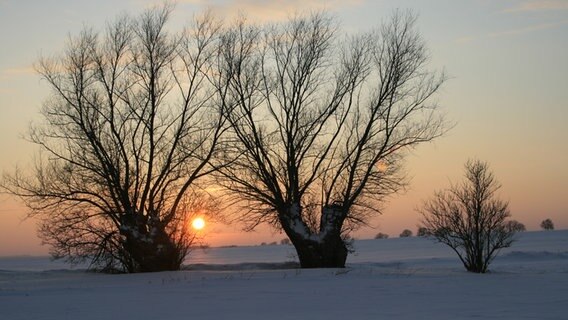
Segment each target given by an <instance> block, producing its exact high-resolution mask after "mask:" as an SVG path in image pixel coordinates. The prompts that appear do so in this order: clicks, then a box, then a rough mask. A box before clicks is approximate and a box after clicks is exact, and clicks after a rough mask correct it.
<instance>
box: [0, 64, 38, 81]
mask: <svg viewBox="0 0 568 320" xmlns="http://www.w3.org/2000/svg"><path fill="white" fill-rule="evenodd" d="M33 74H36V71H35V69H34V68H33V66H31V65H30V66H26V67H20V68H8V69H4V70H0V79H9V78H13V77H18V76H27V75H33Z"/></svg>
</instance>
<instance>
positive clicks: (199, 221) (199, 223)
mask: <svg viewBox="0 0 568 320" xmlns="http://www.w3.org/2000/svg"><path fill="white" fill-rule="evenodd" d="M191 227H192V228H193V229H195V230H201V229H203V228H204V227H205V220H203V218H195V219H194V220H193V222H192V223H191Z"/></svg>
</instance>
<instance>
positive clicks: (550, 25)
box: [488, 20, 568, 38]
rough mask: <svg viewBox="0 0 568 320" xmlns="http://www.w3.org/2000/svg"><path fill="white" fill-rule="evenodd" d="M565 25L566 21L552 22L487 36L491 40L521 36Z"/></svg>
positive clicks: (567, 22) (567, 21)
mask: <svg viewBox="0 0 568 320" xmlns="http://www.w3.org/2000/svg"><path fill="white" fill-rule="evenodd" d="M566 24H568V20H563V21H558V22H552V23H542V24H537V25H532V26H527V27H523V28H517V29H511V30H505V31H499V32H492V33H490V34H488V36H489V37H491V38H497V37H506V36H514V35H519V34H523V33H529V32H533V31H538V30H545V29H554V28H557V27H560V26H563V25H566Z"/></svg>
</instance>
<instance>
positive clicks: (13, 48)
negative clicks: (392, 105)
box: [0, 0, 568, 255]
mask: <svg viewBox="0 0 568 320" xmlns="http://www.w3.org/2000/svg"><path fill="white" fill-rule="evenodd" d="M151 3H157V1H145V0H126V1H111V0H103V1H91V2H84V1H50V2H47V1H46V2H38V3H34V4H32V3H31V2H28V1H16V0H0V38H2V39H3V45H2V47H3V49H2V50H0V150H2V153H1V156H0V169H1V170H8V171H10V170H12V169H13V168H14V167H15V166H16V165H18V166H22V167H25V166H26V165H27V163H29V162H30V160H31V157H32V156H33V154H34V150H33V149H32V146H31V145H29V144H27V143H26V142H25V141H23V140H22V139H21V136H22V134H23V133H25V132H26V129H27V126H28V123H29V122H30V121H33V120H34V119H36V118H37V114H38V110H39V107H40V106H41V102H42V100H44V99H45V98H46V97H47V93H48V92H47V88H46V86H45V84H44V83H42V82H41V81H40V80H39V77H38V76H37V75H36V74H35V73H34V72H33V68H32V67H31V65H32V63H33V62H34V61H35V60H36V59H37V57H38V55H39V53H43V54H52V53H56V52H57V51H58V50H60V49H61V48H62V45H63V43H64V42H65V39H66V35H67V33H68V32H73V30H78V29H80V28H81V27H82V25H83V24H87V25H93V26H95V27H97V28H99V27H101V26H103V25H104V21H105V20H106V19H110V18H113V17H114V16H116V14H119V13H121V12H122V11H128V12H131V13H136V12H139V11H140V10H141V8H143V7H145V6H148V5H149V4H151ZM206 6H209V7H212V8H213V9H214V10H216V11H217V13H218V14H234V13H237V12H239V11H240V12H244V13H246V14H248V15H249V16H250V17H251V18H252V19H256V20H263V21H270V20H275V19H283V18H285V17H286V16H287V15H288V14H290V13H293V12H298V11H299V12H302V11H307V10H313V9H322V8H327V9H328V10H330V11H331V12H332V13H333V14H335V15H336V16H337V17H338V19H339V20H340V21H341V23H342V28H343V29H344V30H345V31H346V32H353V31H357V30H368V29H369V28H372V27H375V26H377V25H378V23H379V21H380V19H382V18H383V17H386V16H388V15H389V14H390V12H391V11H392V9H394V8H395V7H400V8H412V9H415V10H416V11H417V12H418V13H419V15H420V17H419V20H418V27H419V29H420V30H421V32H422V34H423V36H424V38H425V40H426V41H427V43H428V46H429V48H430V50H431V58H432V59H431V61H432V66H433V67H435V68H444V69H445V70H446V71H447V73H448V74H449V75H450V77H451V79H450V80H449V81H448V82H447V84H446V86H445V87H444V88H443V90H442V92H441V95H439V97H438V101H439V103H440V104H441V105H442V106H443V107H444V110H445V112H446V113H447V115H448V118H449V119H451V120H452V121H455V122H456V127H455V128H454V129H452V130H451V131H450V132H449V133H448V134H447V135H446V136H445V137H442V138H441V139H439V140H437V141H436V142H434V143H431V144H426V145H421V146H420V147H419V148H418V149H416V150H414V151H413V152H412V153H411V154H410V155H409V156H408V158H407V171H408V174H409V176H411V177H412V178H413V179H412V180H411V184H410V186H409V190H408V191H407V192H406V193H405V194H402V195H397V196H394V197H393V198H392V199H391V201H390V202H389V203H388V204H387V207H386V210H385V213H384V214H383V215H382V216H379V217H377V218H376V219H374V220H373V221H371V224H372V226H374V227H375V228H363V229H361V230H359V231H358V232H356V233H355V237H357V238H370V237H373V236H374V235H375V234H376V233H377V232H379V231H380V232H384V233H387V234H390V235H391V237H392V236H397V235H398V234H399V233H400V232H401V231H402V230H403V229H404V228H409V229H411V230H413V231H414V230H416V225H417V224H418V219H419V216H418V214H417V213H416V211H415V208H416V207H417V206H418V205H419V204H420V201H421V200H422V199H425V198H427V197H429V196H430V195H431V194H432V193H433V191H434V190H436V189H441V188H444V187H447V186H448V184H449V181H458V180H459V179H461V176H462V172H463V164H464V162H465V161H466V160H467V159H468V158H472V157H475V158H479V159H481V160H485V161H488V162H489V163H490V166H491V169H492V170H493V172H494V173H495V175H496V177H497V179H498V180H499V181H500V182H501V183H502V185H503V188H502V190H501V197H502V198H503V199H505V200H508V201H509V202H510V209H511V212H512V214H513V218H514V219H517V220H519V221H521V222H523V223H525V225H526V226H527V228H528V229H529V230H536V229H538V228H539V224H540V221H542V220H543V219H545V218H551V219H552V220H553V222H554V223H555V225H556V228H557V229H565V228H568V169H567V167H566V164H567V163H568V143H567V142H566V141H567V140H568V126H567V125H566V123H568V90H567V88H568V81H567V80H566V75H567V74H568V59H566V57H568V37H566V34H568V5H567V2H566V1H523V0H518V1H515V0H510V1H442V0H431V1H421V0H414V1H411V0H404V1H396V0H384V1H371V0H367V1H365V0H328V1H323V0H322V1H318V0H311V1H301V0H294V1H282V0H280V1H277V0H266V1H260V0H244V1H236V0H232V1H231V0H216V1H205V0H193V1H187V0H186V1H179V2H178V5H177V9H176V11H175V14H174V17H173V18H174V19H173V21H172V24H173V26H174V27H175V26H178V25H179V26H181V25H182V24H183V22H184V21H186V20H188V17H190V16H191V15H192V14H193V13H196V12H199V11H201V10H203V9H204V8H205V7H206ZM23 216H24V209H23V208H22V207H21V205H19V204H18V203H16V202H15V201H14V200H13V199H11V198H9V197H6V196H1V197H0V255H18V254H45V253H46V252H47V248H46V247H42V246H40V240H39V239H37V237H36V236H35V231H34V221H30V220H27V221H24V222H22V221H21V220H22V218H23ZM201 235H202V238H203V241H204V242H205V243H208V244H210V245H231V244H259V243H261V242H271V241H279V240H281V239H282V238H284V235H282V234H280V233H277V232H275V231H273V230H271V229H270V228H268V227H266V226H264V227H261V228H259V230H258V231H256V232H253V233H244V232H242V231H240V229H239V226H236V225H231V226H227V225H223V224H215V223H208V224H207V226H206V228H205V229H204V230H203V231H202V232H201Z"/></svg>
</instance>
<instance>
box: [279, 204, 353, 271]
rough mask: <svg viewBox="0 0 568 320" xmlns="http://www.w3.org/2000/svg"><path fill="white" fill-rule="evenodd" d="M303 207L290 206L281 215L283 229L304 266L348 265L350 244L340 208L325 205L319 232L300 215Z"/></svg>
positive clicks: (333, 266)
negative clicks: (346, 236)
mask: <svg viewBox="0 0 568 320" xmlns="http://www.w3.org/2000/svg"><path fill="white" fill-rule="evenodd" d="M300 210H301V209H300V206H299V205H296V206H291V207H290V208H288V210H286V211H284V212H285V214H283V215H280V223H281V225H282V227H283V229H284V232H285V233H286V235H288V237H289V238H290V241H291V242H292V244H293V245H294V248H295V249H296V253H297V254H298V259H299V260H300V266H301V267H302V268H345V261H346V260H347V254H348V250H347V246H346V245H345V242H344V241H343V239H342V238H341V227H342V225H343V220H344V219H342V217H344V216H345V215H344V212H343V210H342V208H340V207H336V206H335V207H324V208H323V209H322V218H321V225H320V230H319V233H317V234H315V233H314V232H313V231H312V230H310V229H309V228H308V227H307V225H306V224H305V223H304V221H303V220H302V218H301V213H300Z"/></svg>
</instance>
